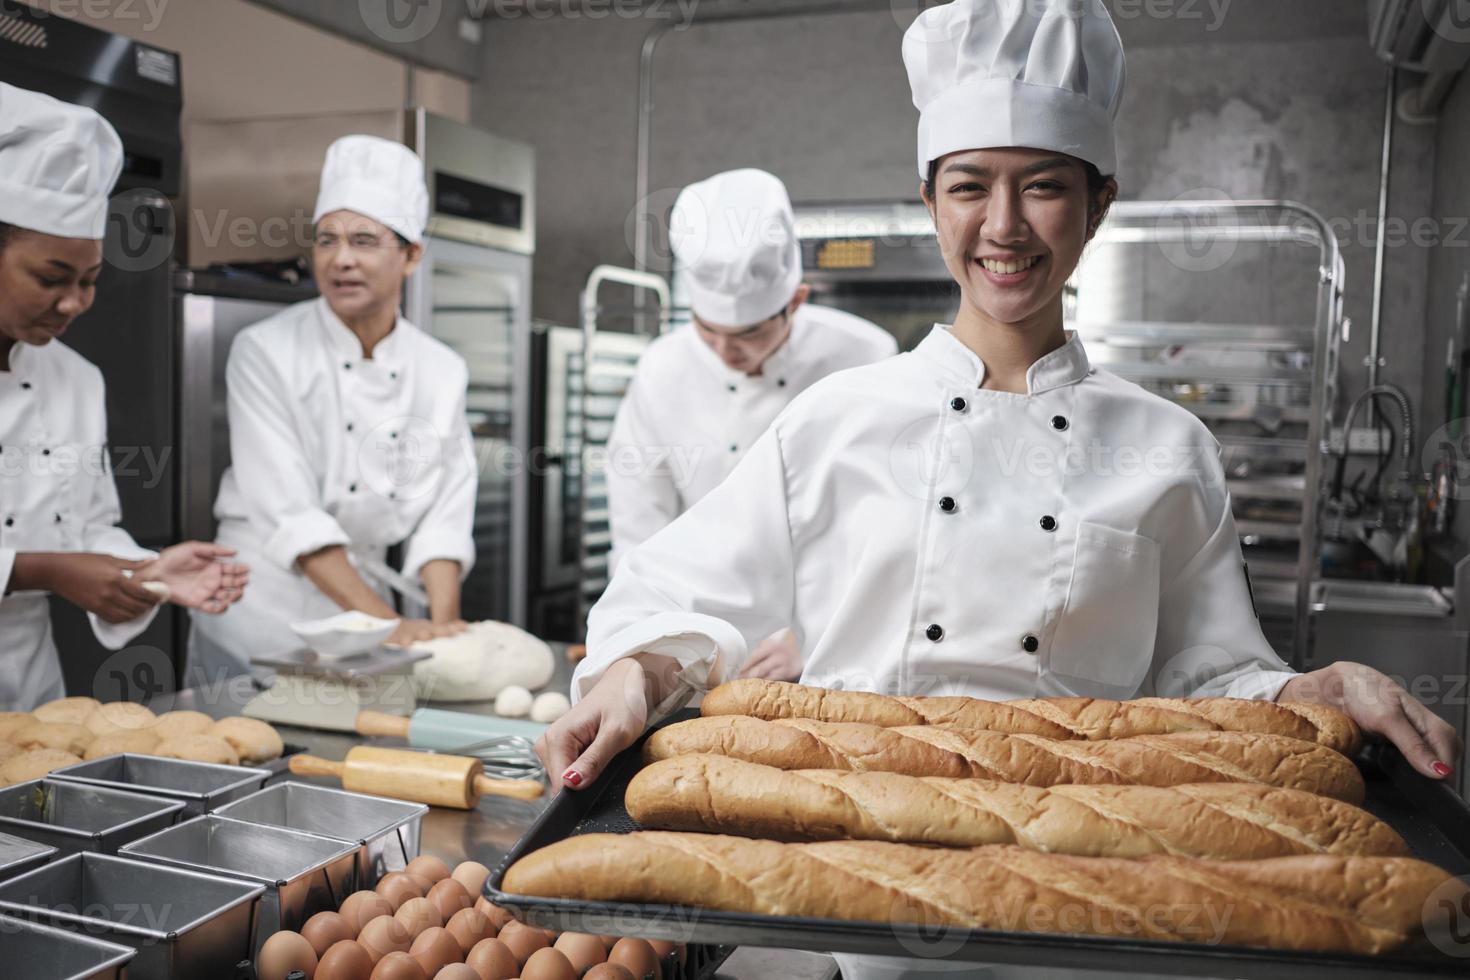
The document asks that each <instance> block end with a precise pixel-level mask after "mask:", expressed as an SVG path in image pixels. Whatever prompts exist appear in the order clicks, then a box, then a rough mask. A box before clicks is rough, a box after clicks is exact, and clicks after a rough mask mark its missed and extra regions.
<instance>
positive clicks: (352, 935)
mask: <svg viewBox="0 0 1470 980" xmlns="http://www.w3.org/2000/svg"><path fill="white" fill-rule="evenodd" d="M301 935H302V936H303V937H305V939H306V941H307V942H309V943H311V948H312V949H314V950H316V955H318V956H321V955H322V954H323V953H325V952H326V951H327V950H329V949H331V948H332V944H333V943H339V942H341V941H342V940H344V939H356V938H357V933H356V932H355V931H354V930H353V929H352V927H351V926H349V925H348V924H347V920H346V919H344V918H343V917H342V916H341V915H340V914H338V913H336V912H318V913H317V914H316V915H313V916H312V917H311V918H309V919H307V920H306V925H304V926H302V927H301Z"/></svg>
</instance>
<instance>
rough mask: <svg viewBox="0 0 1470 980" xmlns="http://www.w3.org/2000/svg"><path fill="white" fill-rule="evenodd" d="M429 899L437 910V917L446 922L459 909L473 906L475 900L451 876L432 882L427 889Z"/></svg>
mask: <svg viewBox="0 0 1470 980" xmlns="http://www.w3.org/2000/svg"><path fill="white" fill-rule="evenodd" d="M428 898H429V901H431V902H433V903H434V908H436V909H438V910H439V917H440V918H442V919H443V920H444V921H445V922H448V921H449V919H450V916H452V915H454V913H456V912H458V911H459V910H460V909H468V908H474V906H475V900H474V899H473V898H471V897H470V893H469V892H467V891H465V890H464V885H461V884H460V883H459V882H457V881H455V880H454V879H453V878H444V879H442V880H440V881H436V882H434V887H433V888H430V889H429V895H428Z"/></svg>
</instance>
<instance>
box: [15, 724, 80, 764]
mask: <svg viewBox="0 0 1470 980" xmlns="http://www.w3.org/2000/svg"><path fill="white" fill-rule="evenodd" d="M10 741H11V742H13V743H15V744H16V745H18V746H20V747H21V748H23V749H60V750H61V751H62V752H70V753H71V754H72V755H74V756H77V757H78V758H80V757H81V755H82V753H83V752H85V751H87V746H88V745H91V744H92V733H91V732H89V731H88V730H87V729H85V728H83V727H82V726H81V725H73V724H71V723H69V722H64V721H33V722H31V723H30V724H29V725H26V726H25V727H24V728H17V729H16V730H15V731H14V733H12V734H11V736H10Z"/></svg>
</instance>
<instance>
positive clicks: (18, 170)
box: [0, 83, 248, 711]
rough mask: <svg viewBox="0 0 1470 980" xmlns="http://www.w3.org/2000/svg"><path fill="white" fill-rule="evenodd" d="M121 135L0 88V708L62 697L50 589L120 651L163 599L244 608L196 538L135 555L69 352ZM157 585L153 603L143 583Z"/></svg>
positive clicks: (97, 404)
mask: <svg viewBox="0 0 1470 980" xmlns="http://www.w3.org/2000/svg"><path fill="white" fill-rule="evenodd" d="M122 161H123V147H122V141H121V140H120V139H118V135H117V133H116V132H115V131H114V130H113V128H112V127H111V126H110V125H108V123H107V122H106V120H104V119H103V118H102V117H101V116H99V115H97V113H95V112H93V111H92V110H91V109H85V108H82V107H80V106H74V105H71V104H69V103H65V102H60V101H57V100H56V99H53V98H51V97H50V96H46V95H41V94H39V93H36V92H30V91H27V90H25V89H19V88H15V87H14V86H11V85H5V84H3V83H0V709H3V710H23V711H24V710H29V709H31V708H34V707H35V706H36V705H38V704H40V703H42V702H44V701H49V700H51V699H53V698H58V697H61V696H62V695H63V694H65V693H66V691H65V688H64V685H63V684H62V676H61V664H60V662H59V660H58V658H57V651H56V645H55V643H54V642H53V640H52V636H51V610H50V605H49V603H48V601H47V597H46V593H48V592H54V593H55V594H56V595H59V596H61V597H62V598H64V599H67V600H68V601H70V602H72V603H74V604H75V605H77V606H80V607H81V608H83V609H85V610H87V612H88V614H89V618H90V619H91V621H92V629H93V632H95V633H96V634H97V639H98V640H99V641H100V642H101V643H102V644H103V645H104V646H106V647H109V648H111V649H118V648H120V647H121V646H123V645H124V644H125V643H127V642H128V641H129V640H131V639H132V638H133V637H134V636H136V635H137V634H138V633H140V632H142V631H143V630H144V629H145V628H147V626H148V624H149V623H150V622H152V620H153V615H154V613H155V611H156V610H157V608H158V605H159V603H160V601H161V600H160V594H159V593H162V594H163V595H167V596H168V597H169V598H171V599H172V600H173V601H174V602H176V603H179V604H181V605H190V606H195V607H198V608H201V609H203V610H205V611H207V612H214V611H218V610H220V609H223V608H224V607H226V606H228V605H229V604H230V603H231V602H233V601H234V600H235V599H236V598H238V597H239V595H240V592H241V590H242V589H243V588H244V587H245V583H246V580H247V578H248V574H247V569H246V568H245V567H244V566H242V565H238V564H236V563H234V562H223V561H221V560H220V559H223V558H225V557H227V556H228V555H230V554H231V552H230V551H229V549H227V548H219V547H216V546H215V545H211V544H203V543H200V542H197V541H193V542H187V543H185V544H180V545H175V546H174V547H172V548H166V549H164V551H163V552H162V554H159V555H154V553H153V552H151V551H148V550H146V549H144V548H140V547H138V545H137V544H136V543H135V542H134V541H133V539H132V537H131V536H130V535H129V534H128V533H127V532H126V531H124V530H123V529H122V528H120V527H116V526H115V525H116V523H117V521H118V519H119V517H120V516H121V511H120V509H119V507H118V500H117V487H116V486H115V485H114V483H113V479H112V469H111V464H110V462H109V460H108V454H107V409H106V399H105V397H104V393H103V385H102V374H101V372H99V371H98V370H97V368H95V367H94V366H92V365H91V364H90V363H88V362H87V361H86V359H85V358H83V357H82V356H81V355H80V354H78V353H76V352H75V351H73V350H72V349H71V348H69V347H67V346H65V345H64V344H62V343H60V342H59V341H58V340H57V338H59V337H60V336H61V335H62V334H64V333H65V332H66V329H67V327H68V326H69V325H70V324H71V322H72V321H73V320H75V319H76V318H77V317H79V316H81V315H82V314H83V313H85V312H86V311H87V310H88V309H89V308H90V307H91V305H92V299H93V297H94V295H95V290H96V286H97V278H98V276H99V275H100V274H101V271H102V237H103V234H104V231H105V229H106V222H107V195H108V194H109V193H110V192H111V190H112V185H113V184H114V183H116V182H117V177H118V174H119V173H121V171H122ZM145 582H146V583H149V584H153V583H161V584H162V586H165V587H166V589H164V588H160V589H159V593H155V592H153V591H150V590H149V589H147V588H145V587H144V583H145Z"/></svg>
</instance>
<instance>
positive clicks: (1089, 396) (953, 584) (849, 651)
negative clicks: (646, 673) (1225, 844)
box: [572, 325, 1293, 717]
mask: <svg viewBox="0 0 1470 980" xmlns="http://www.w3.org/2000/svg"><path fill="white" fill-rule="evenodd" d="M984 380H985V365H984V364H983V363H982V362H981V360H980V358H979V357H978V356H977V355H976V354H975V353H974V352H973V351H971V350H970V349H969V348H967V347H965V345H964V344H962V343H961V342H960V341H959V340H957V339H956V338H955V337H954V335H953V334H952V333H951V332H950V331H949V329H948V328H947V327H945V326H942V325H939V326H936V327H935V328H934V330H933V331H932V332H931V333H930V334H929V336H928V337H926V338H925V340H924V341H923V342H922V343H921V344H920V345H919V347H918V348H917V349H916V350H915V351H913V352H912V353H908V354H901V355H899V356H898V357H895V358H891V359H889V360H887V361H882V362H879V363H877V364H872V365H869V366H866V367H861V368H854V369H852V370H848V371H843V372H840V373H838V374H835V375H832V376H830V377H828V378H826V379H825V380H823V381H821V382H819V383H817V384H816V385H814V386H813V387H812V388H810V389H809V390H808V391H807V392H805V393H804V394H803V395H802V396H801V397H799V398H797V399H796V400H795V401H794V402H792V404H791V405H790V406H789V407H788V408H787V409H786V411H785V412H783V413H782V414H781V415H780V417H778V418H777V419H776V421H775V422H774V423H773V424H772V425H771V427H770V429H769V430H767V432H766V433H765V434H764V435H763V436H761V438H760V439H759V440H758V441H757V443H756V445H755V446H754V447H753V448H752V449H751V451H750V453H749V454H748V455H747V456H746V458H745V459H744V460H743V461H742V462H741V463H740V465H739V466H738V467H736V469H735V471H734V472H733V473H732V474H731V475H730V478H729V479H728V480H726V481H725V482H724V483H722V484H721V485H720V486H719V487H717V488H716V489H715V490H714V491H713V492H711V493H710V494H709V495H708V496H707V497H706V498H705V499H704V500H703V501H701V502H700V503H699V504H698V505H697V506H696V507H694V508H692V509H691V510H689V511H688V512H686V513H685V514H684V515H682V516H681V517H679V518H678V519H677V520H675V521H674V522H673V523H672V524H670V525H669V526H668V527H667V528H665V529H664V530H663V531H661V532H659V533H658V534H656V535H654V536H653V537H652V538H650V539H649V540H648V541H646V542H645V543H644V544H643V545H642V546H640V547H639V548H637V549H635V550H634V551H633V552H632V553H630V554H629V555H628V556H627V558H626V559H625V560H624V562H623V564H622V566H621V567H620V568H619V569H618V571H617V573H616V574H615V575H614V577H613V580H612V582H611V584H610V585H609V587H608V590H607V592H606V593H605V594H604V596H603V597H602V599H601V601H599V602H598V603H597V604H596V606H594V607H593V609H592V611H591V613H590V615H589V618H588V656H587V658H586V660H584V661H583V663H582V664H581V665H580V666H579V667H578V668H577V671H576V673H575V675H574V678H573V684H572V691H573V695H574V696H581V695H582V694H585V693H586V692H587V690H588V689H589V688H590V687H591V686H592V684H593V683H595V681H596V680H597V678H598V677H599V676H601V674H602V672H603V671H604V670H605V669H606V668H607V666H608V665H609V664H611V663H612V662H613V661H615V660H617V659H618V658H620V657H623V656H627V655H629V654H631V653H635V652H638V651H649V652H652V653H658V654H664V655H667V656H670V657H672V658H674V659H676V660H678V661H679V662H680V664H681V665H682V668H683V669H682V674H681V680H682V681H683V684H684V686H685V688H686V690H684V691H683V692H681V694H680V695H676V696H675V697H674V698H671V699H670V703H666V704H665V705H663V706H661V710H660V711H659V712H657V714H656V716H655V717H662V716H663V714H665V713H667V711H669V710H672V708H673V707H674V706H676V702H678V701H681V700H684V699H687V697H688V696H689V693H690V692H692V691H697V690H703V689H705V688H706V687H707V686H710V685H713V684H716V683H719V682H720V681H722V680H724V679H726V678H731V677H734V676H735V675H736V674H737V673H738V671H739V668H740V665H741V663H742V662H743V661H744V659H745V657H746V654H747V650H748V648H749V645H750V643H751V641H752V640H756V639H759V638H762V637H765V636H768V635H769V634H770V633H771V632H772V631H774V630H776V629H778V628H780V627H781V626H782V625H785V624H788V623H789V624H791V625H792V626H793V628H794V629H795V630H796V632H797V639H798V640H799V641H800V644H801V648H802V649H803V650H805V651H807V656H806V667H805V671H804V672H803V674H802V678H801V680H802V682H803V683H807V684H814V685H818V686H822V687H831V688H837V687H841V688H846V689H849V690H867V691H878V692H882V693H896V694H931V695H942V694H966V695H971V696H975V697H982V698H995V699H1004V698H1024V697H1035V696H1059V695H1086V696H1093V697H1110V698H1130V697H1136V696H1141V695H1149V694H1158V695H1163V696H1205V695H1223V696H1230V697H1249V698H1274V697H1275V696H1276V694H1277V692H1278V691H1279V690H1280V688H1281V687H1282V685H1284V684H1285V683H1286V681H1287V680H1288V679H1289V678H1290V677H1291V676H1293V675H1292V674H1291V672H1290V671H1289V669H1288V668H1287V667H1286V665H1285V664H1284V663H1283V662H1282V661H1281V659H1280V658H1279V657H1277V655H1276V654H1275V652H1274V651H1273V650H1272V649H1271V647H1270V645H1269V644H1268V643H1267V641H1266V639H1265V637H1264V636H1263V635H1262V633H1261V630H1260V627H1259V624H1258V622H1257V620H1256V618H1255V615H1254V612H1253V608H1252V602H1251V598H1250V594H1249V589H1248V586H1247V583H1246V577H1245V573H1244V564H1243V561H1242V557H1241V552H1240V543H1239V540H1238V538H1237V536H1236V530H1235V521H1234V518H1233V517H1232V515H1231V512H1230V497H1229V493H1228V491H1227V488H1226V485H1225V479H1224V473H1223V470H1222V467H1221V465H1220V460H1219V444H1218V443H1217V442H1216V441H1215V439H1214V437H1213V436H1212V435H1211V433H1210V432H1209V430H1208V429H1207V428H1206V427H1205V426H1204V424H1203V423H1201V422H1200V421H1199V420H1198V419H1197V418H1195V416H1194V415H1192V414H1191V413H1190V412H1188V411H1187V410H1186V409H1184V408H1181V407H1179V406H1176V405H1173V404H1171V403H1169V402H1167V401H1165V400H1164V399H1162V398H1159V397H1158V396H1156V395H1153V394H1150V393H1148V392H1146V391H1144V390H1143V389H1142V388H1140V387H1138V386H1137V385H1134V384H1132V383H1130V382H1126V381H1123V380H1122V379H1120V378H1118V377H1117V376H1115V375H1112V374H1110V373H1108V372H1106V371H1102V370H1098V369H1096V368H1094V367H1092V366H1091V365H1090V364H1089V362H1088V358H1087V354H1086V351H1085V350H1084V349H1083V346H1082V342H1081V341H1080V340H1079V339H1078V337H1077V336H1076V334H1075V333H1071V332H1069V333H1068V339H1067V342H1066V343H1065V344H1064V345H1063V346H1061V347H1059V348H1058V349H1056V350H1054V351H1052V352H1051V353H1049V354H1046V355H1045V356H1043V357H1042V358H1040V359H1039V360H1037V361H1036V363H1035V364H1033V365H1032V366H1031V367H1030V369H1029V370H1028V371H1027V374H1026V380H1027V386H1028V391H1027V393H1025V394H1016V393H1010V392H1002V391H993V390H983V389H981V387H980V386H981V384H982V383H983V382H984Z"/></svg>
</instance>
